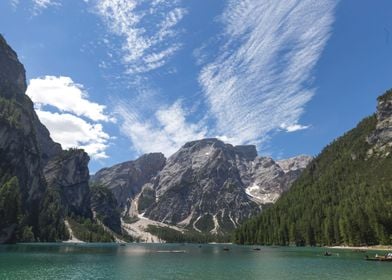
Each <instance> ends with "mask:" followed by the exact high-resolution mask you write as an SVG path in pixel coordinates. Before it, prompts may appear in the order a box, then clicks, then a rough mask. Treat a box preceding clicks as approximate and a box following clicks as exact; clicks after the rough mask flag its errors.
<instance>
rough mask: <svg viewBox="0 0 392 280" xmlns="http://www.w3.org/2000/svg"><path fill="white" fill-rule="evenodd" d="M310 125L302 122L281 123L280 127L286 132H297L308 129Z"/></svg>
mask: <svg viewBox="0 0 392 280" xmlns="http://www.w3.org/2000/svg"><path fill="white" fill-rule="evenodd" d="M309 127H310V126H309V125H301V124H291V125H287V124H285V123H284V124H281V126H280V128H281V129H283V130H285V131H286V132H295V131H300V130H304V129H308V128H309Z"/></svg>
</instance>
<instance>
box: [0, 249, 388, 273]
mask: <svg viewBox="0 0 392 280" xmlns="http://www.w3.org/2000/svg"><path fill="white" fill-rule="evenodd" d="M224 247H227V248H229V251H224V250H223V248H224ZM253 248H255V247H251V246H236V245H228V246H225V245H201V247H199V245H181V244H167V245H166V244H160V245H158V244H156V245H154V244H129V245H127V246H118V245H102V244H86V245H61V244H24V245H9V246H8V245H7V246H0V279H1V280H4V279H23V280H24V279H45V280H46V279H141V280H144V279H148V280H154V279H157V280H158V279H159V280H160V279H168V280H169V279H170V280H172V279H192V280H193V279H213V280H220V279H239V280H248V279H339V280H341V279H350V280H351V279H354V280H361V279H377V280H383V279H385V280H386V279H388V280H391V279H392V263H379V262H368V261H364V257H365V255H366V254H367V255H369V256H373V255H374V254H375V253H377V252H375V251H368V252H367V253H366V254H363V253H354V252H352V251H350V250H330V251H331V252H332V253H333V255H332V256H330V257H325V256H323V253H324V251H325V249H322V248H288V247H277V248H272V247H260V248H261V250H260V251H254V250H253ZM170 251H184V252H180V253H173V252H170ZM378 253H379V254H380V253H382V252H378Z"/></svg>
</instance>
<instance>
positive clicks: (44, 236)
mask: <svg viewBox="0 0 392 280" xmlns="http://www.w3.org/2000/svg"><path fill="white" fill-rule="evenodd" d="M61 207H62V205H61V198H60V194H59V192H58V191H57V190H55V189H52V188H48V189H47V191H46V194H45V198H44V200H43V204H42V206H41V212H40V214H39V221H38V223H39V231H40V233H39V236H40V241H45V242H55V241H60V240H66V239H68V232H67V230H66V228H65V225H64V216H63V211H62V208H61Z"/></svg>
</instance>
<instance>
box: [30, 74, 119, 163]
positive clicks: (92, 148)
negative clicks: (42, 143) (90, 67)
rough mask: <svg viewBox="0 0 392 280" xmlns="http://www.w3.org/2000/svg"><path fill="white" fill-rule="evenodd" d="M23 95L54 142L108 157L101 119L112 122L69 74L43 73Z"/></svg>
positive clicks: (97, 155) (96, 156)
mask: <svg viewBox="0 0 392 280" xmlns="http://www.w3.org/2000/svg"><path fill="white" fill-rule="evenodd" d="M26 94H27V95H28V96H29V97H30V98H31V99H32V101H33V102H34V105H35V108H36V112H37V115H38V117H39V119H40V120H41V122H42V123H43V124H44V125H45V126H46V127H47V128H48V130H49V132H50V135H51V137H52V138H53V140H54V141H56V142H58V143H60V144H61V145H62V147H63V148H66V149H68V148H73V147H79V148H82V149H85V151H86V152H87V153H88V154H89V155H90V156H91V157H92V158H93V159H104V158H107V157H108V155H107V154H106V149H107V148H108V147H109V140H110V139H111V137H110V136H109V134H107V133H106V132H105V131H104V130H103V126H102V122H114V121H115V119H114V118H113V117H112V116H110V115H109V114H107V113H106V106H104V105H100V104H98V103H95V102H92V101H90V100H89V99H88V93H87V92H86V90H85V89H84V87H83V86H82V85H80V84H77V83H75V82H74V81H73V80H72V79H71V78H70V77H64V76H59V77H56V76H45V77H41V78H36V79H31V80H30V82H29V86H28V88H27V91H26Z"/></svg>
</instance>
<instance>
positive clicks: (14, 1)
mask: <svg viewBox="0 0 392 280" xmlns="http://www.w3.org/2000/svg"><path fill="white" fill-rule="evenodd" d="M19 2H20V1H19V0H10V3H11V6H12V7H13V8H17V7H18V6H19Z"/></svg>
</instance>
